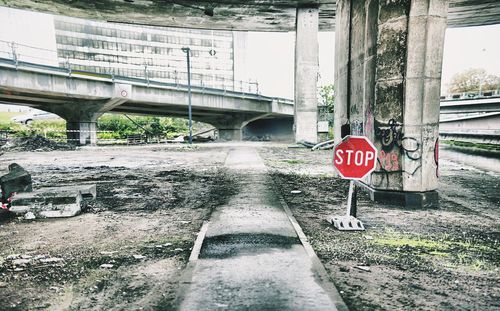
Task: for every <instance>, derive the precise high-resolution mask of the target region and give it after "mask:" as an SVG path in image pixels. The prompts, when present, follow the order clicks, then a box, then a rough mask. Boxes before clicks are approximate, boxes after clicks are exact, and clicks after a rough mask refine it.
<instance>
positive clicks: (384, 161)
mask: <svg viewBox="0 0 500 311" xmlns="http://www.w3.org/2000/svg"><path fill="white" fill-rule="evenodd" d="M375 140H376V142H378V143H380V146H381V150H380V151H379V153H378V159H377V161H378V164H379V165H378V169H377V170H376V171H374V172H373V174H375V176H379V177H378V178H372V183H373V186H375V187H378V186H382V185H383V184H385V186H386V187H389V185H390V180H391V178H390V175H391V174H405V175H410V176H413V175H414V174H415V173H416V172H417V171H418V170H419V169H420V167H421V164H420V163H418V164H417V163H416V164H417V165H416V166H414V167H413V169H412V170H411V171H406V170H404V169H403V167H402V165H401V163H400V161H401V157H402V156H404V157H406V158H407V159H409V160H410V161H417V160H420V158H421V157H422V152H421V143H420V141H419V140H418V139H417V138H415V137H409V136H405V135H404V133H403V124H401V123H398V122H396V120H394V119H390V120H389V122H388V123H387V124H382V123H381V122H378V121H377V120H375Z"/></svg>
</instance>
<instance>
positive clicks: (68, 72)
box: [0, 40, 293, 105]
mask: <svg viewBox="0 0 500 311" xmlns="http://www.w3.org/2000/svg"><path fill="white" fill-rule="evenodd" d="M19 46H21V47H23V48H27V49H32V50H34V51H38V52H44V53H55V57H54V58H51V59H49V58H47V57H41V56H39V55H38V54H42V55H43V53H38V54H37V53H29V54H23V53H19V52H18V51H17V47H19ZM36 60H39V61H40V62H39V63H36V62H34V61H36ZM42 62H45V63H49V62H52V63H56V62H57V63H58V64H59V65H60V62H59V59H58V57H57V51H56V50H50V49H44V48H38V47H33V46H29V45H24V44H19V43H16V42H8V41H3V40H0V66H4V67H5V66H6V67H9V68H15V69H16V70H32V71H37V72H43V73H47V74H57V75H63V76H67V77H71V78H79V79H87V80H98V81H105V82H115V83H126V84H132V85H140V86H146V87H155V88H169V89H172V88H175V89H178V90H184V89H185V90H187V89H188V85H187V81H186V83H182V80H178V79H174V81H173V82H167V81H161V80H154V79H150V78H148V68H147V67H146V68H145V70H144V76H142V77H140V76H134V77H129V76H121V75H115V74H114V73H113V70H112V69H113V68H111V67H110V68H109V72H108V73H100V72H92V71H85V70H75V69H74V68H73V67H74V65H73V64H71V63H70V62H69V61H67V62H66V63H65V64H64V66H62V67H61V66H52V65H48V64H42ZM175 72H176V73H178V74H187V73H184V72H178V71H175ZM202 76H203V75H202ZM208 77H210V78H211V77H212V76H207V78H208ZM192 82H194V84H192V85H191V88H192V91H193V92H198V93H204V94H214V95H223V96H232V97H241V98H252V99H259V100H268V101H273V100H275V101H278V102H280V103H282V104H289V105H293V100H290V99H286V98H279V97H269V96H263V95H261V94H260V92H259V87H258V82H256V81H255V82H251V81H240V80H231V85H233V87H226V84H225V81H222V82H223V83H222V84H223V85H224V86H223V88H217V87H214V86H212V85H210V84H207V83H204V81H203V79H202V80H201V81H200V82H201V83H200V84H196V80H194V81H192Z"/></svg>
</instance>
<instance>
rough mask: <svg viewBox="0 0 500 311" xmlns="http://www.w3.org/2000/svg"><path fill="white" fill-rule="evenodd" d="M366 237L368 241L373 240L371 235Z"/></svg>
mask: <svg viewBox="0 0 500 311" xmlns="http://www.w3.org/2000/svg"><path fill="white" fill-rule="evenodd" d="M364 237H365V239H367V240H373V237H372V236H371V235H365V236H364Z"/></svg>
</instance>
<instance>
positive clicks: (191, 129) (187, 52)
mask: <svg viewBox="0 0 500 311" xmlns="http://www.w3.org/2000/svg"><path fill="white" fill-rule="evenodd" d="M182 51H183V52H184V53H186V57H187V75H188V98H189V104H188V114H189V144H190V145H191V144H192V143H193V120H192V109H191V62H190V54H191V49H190V48H188V47H184V48H182Z"/></svg>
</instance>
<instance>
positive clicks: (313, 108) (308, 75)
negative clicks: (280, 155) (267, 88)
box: [294, 8, 319, 142]
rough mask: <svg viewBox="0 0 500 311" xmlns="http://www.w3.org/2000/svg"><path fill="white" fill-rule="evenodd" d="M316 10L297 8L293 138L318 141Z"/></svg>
mask: <svg viewBox="0 0 500 311" xmlns="http://www.w3.org/2000/svg"><path fill="white" fill-rule="evenodd" d="M318 20H319V19H318V9H316V8H298V9H297V20H296V38H295V108H294V109H295V113H294V116H295V120H294V121H295V122H294V130H295V141H301V140H305V141H310V142H317V140H318V108H317V106H318V100H317V95H316V92H317V89H316V88H317V80H318V70H319V68H318V50H319V47H318Z"/></svg>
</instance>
